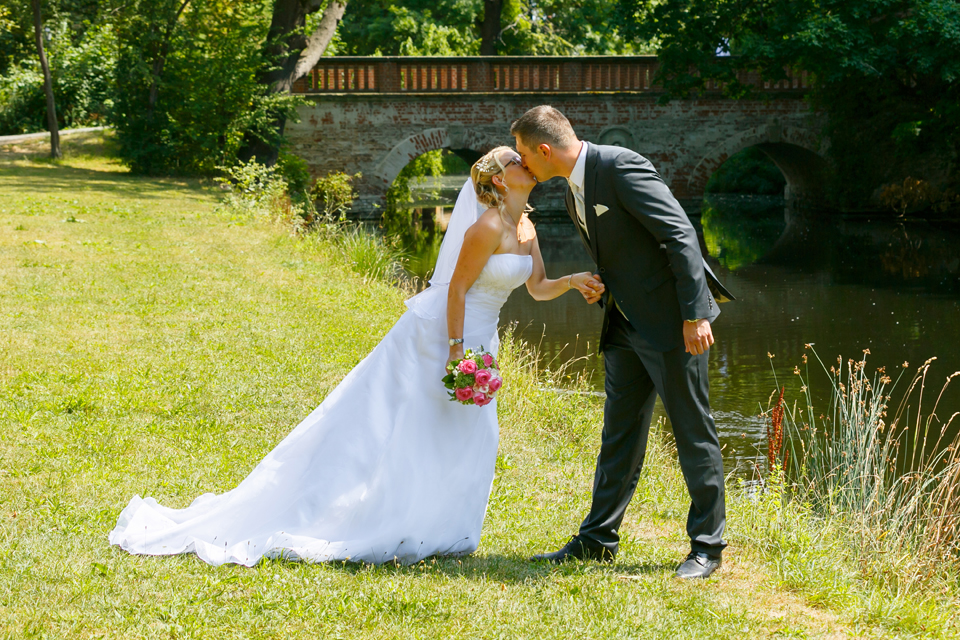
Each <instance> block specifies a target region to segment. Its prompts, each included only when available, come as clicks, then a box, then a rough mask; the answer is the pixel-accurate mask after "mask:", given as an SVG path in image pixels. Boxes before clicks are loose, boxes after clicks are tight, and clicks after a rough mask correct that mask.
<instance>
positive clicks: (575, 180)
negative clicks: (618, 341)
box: [567, 140, 590, 238]
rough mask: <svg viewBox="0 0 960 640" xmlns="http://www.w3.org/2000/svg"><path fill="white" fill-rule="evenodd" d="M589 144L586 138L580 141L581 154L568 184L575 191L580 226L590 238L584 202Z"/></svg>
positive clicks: (574, 196)
mask: <svg viewBox="0 0 960 640" xmlns="http://www.w3.org/2000/svg"><path fill="white" fill-rule="evenodd" d="M587 144H589V143H588V142H587V141H586V140H584V141H583V142H581V143H580V154H579V155H578V156H577V162H576V164H574V165H573V171H571V172H570V177H569V178H567V184H569V185H570V190H571V191H573V200H574V202H575V203H576V207H577V219H578V220H579V221H580V227H581V228H582V229H583V233H584V235H586V236H587V237H588V238H589V237H590V234H589V233H588V232H587V213H586V208H587V205H586V204H584V199H583V183H584V172H585V171H586V168H587Z"/></svg>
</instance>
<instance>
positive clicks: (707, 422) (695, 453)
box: [580, 307, 726, 556]
mask: <svg viewBox="0 0 960 640" xmlns="http://www.w3.org/2000/svg"><path fill="white" fill-rule="evenodd" d="M608 313H609V314H610V317H609V324H608V327H607V333H606V340H605V345H604V349H603V357H604V367H605V372H606V383H605V387H606V392H607V399H606V403H605V405H604V411H603V435H602V438H601V444H600V455H599V456H598V457H597V470H596V473H595V476H594V482H593V502H592V505H591V507H590V513H589V514H588V515H587V517H586V519H585V520H584V521H583V524H582V525H580V536H581V537H583V538H586V539H587V540H589V541H591V542H593V543H595V544H599V545H602V546H604V547H606V548H607V549H608V550H609V551H610V552H611V553H614V554H615V553H616V552H617V548H618V545H619V541H620V536H619V534H618V533H617V532H618V530H619V528H620V523H621V522H622V521H623V516H624V513H625V512H626V510H627V505H628V504H629V503H630V499H631V498H632V497H633V494H634V492H635V491H636V488H637V481H638V480H639V478H640V470H641V468H642V467H643V459H644V456H645V454H646V449H647V437H648V435H649V433H650V422H651V420H652V418H653V406H654V403H655V401H656V398H657V395H659V396H660V397H661V398H662V399H663V405H664V408H665V409H666V411H667V417H669V418H670V423H671V425H672V426H673V433H674V438H675V440H676V443H677V452H678V454H679V457H680V468H681V470H682V471H683V477H684V480H685V481H686V483H687V490H688V491H689V492H690V500H691V504H690V511H689V513H688V515H687V534H688V535H689V536H690V544H691V548H692V550H693V551H695V552H701V551H702V552H705V553H708V554H710V555H714V556H719V555H720V554H721V552H722V551H723V548H724V547H725V546H726V543H725V542H724V541H723V529H724V525H725V524H726V506H725V503H724V475H723V459H722V458H721V456H720V441H719V438H718V437H717V427H716V424H715V423H714V421H713V416H712V415H711V413H710V398H709V391H710V389H709V381H708V379H707V354H706V353H704V354H702V355H699V356H697V355H692V354H690V353H687V352H686V351H685V350H684V348H683V347H679V348H676V349H673V350H671V351H667V352H660V351H656V350H654V349H653V348H651V347H650V346H649V345H648V344H647V343H646V341H644V340H643V339H642V338H641V337H640V334H638V333H637V331H636V330H635V329H634V328H633V326H631V325H630V323H629V322H628V321H627V319H626V318H625V317H624V316H623V314H622V313H621V312H620V311H619V310H618V309H617V308H616V307H614V308H612V309H610V310H609V312H608Z"/></svg>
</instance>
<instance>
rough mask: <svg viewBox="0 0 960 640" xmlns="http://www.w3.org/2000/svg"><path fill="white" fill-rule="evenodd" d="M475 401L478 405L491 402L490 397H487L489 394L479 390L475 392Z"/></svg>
mask: <svg viewBox="0 0 960 640" xmlns="http://www.w3.org/2000/svg"><path fill="white" fill-rule="evenodd" d="M473 401H474V403H475V404H476V405H477V406H478V407H482V406H483V405H486V404H490V398H488V397H487V394H485V393H481V392H479V391H477V392H476V393H474V394H473Z"/></svg>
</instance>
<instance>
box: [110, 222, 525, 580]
mask: <svg viewBox="0 0 960 640" xmlns="http://www.w3.org/2000/svg"><path fill="white" fill-rule="evenodd" d="M458 206H459V204H458ZM474 206H475V205H474ZM473 215H474V219H475V214H473ZM467 222H470V220H467ZM449 234H450V230H449V229H448V235H449ZM454 248H455V249H456V252H455V253H459V246H457V247H454ZM455 258H456V255H453V259H454V261H455ZM446 261H447V262H448V263H449V261H450V260H449V255H448V257H447V260H446ZM438 267H439V263H438ZM532 269H533V262H532V258H531V257H530V256H521V255H515V254H499V255H494V256H491V258H490V260H489V261H488V262H487V264H486V266H485V267H484V269H483V271H482V272H481V274H480V276H479V278H478V279H477V281H476V282H475V283H474V285H473V287H471V289H470V290H469V291H468V292H467V295H466V307H465V322H464V334H463V335H464V346H465V347H470V348H478V347H480V346H481V345H482V346H484V347H485V348H487V349H488V350H489V351H491V352H493V353H496V350H497V347H498V340H497V322H498V316H499V312H500V307H501V306H502V305H503V303H504V302H505V301H506V299H507V297H508V296H509V295H510V292H511V291H512V290H513V289H515V288H516V287H518V286H520V285H521V284H523V283H524V282H525V281H526V280H527V278H529V276H530V274H531V272H532ZM447 271H448V272H451V273H452V266H449V265H448V269H447ZM447 281H448V282H449V280H447ZM446 290H447V288H446V286H443V285H440V286H433V287H430V288H429V289H428V290H427V291H426V292H424V293H422V294H420V295H419V296H417V297H415V298H413V299H412V300H411V301H409V302H408V305H409V306H410V310H409V311H407V312H406V313H405V314H404V315H403V316H402V317H401V318H400V320H399V321H398V322H397V324H396V325H394V327H393V328H392V329H391V330H390V332H389V333H388V334H387V335H386V336H385V337H384V338H383V340H382V341H381V342H380V344H378V345H377V346H376V348H374V350H373V351H372V352H371V353H370V354H369V355H368V356H367V357H366V358H365V359H364V360H363V361H362V362H360V364H358V365H357V366H356V367H355V368H354V369H353V370H352V371H351V372H350V373H349V374H348V375H347V376H346V377H345V378H344V379H343V381H342V382H341V383H340V384H339V385H338V386H337V388H336V389H334V390H333V391H332V392H331V393H330V395H328V396H327V397H326V399H324V401H323V402H322V403H321V404H320V406H318V407H317V408H316V409H315V410H314V411H313V412H312V413H311V414H310V415H309V416H307V417H306V419H305V420H303V422H301V423H300V424H299V425H298V426H297V427H296V428H295V429H294V430H293V431H292V432H291V433H290V434H289V435H288V436H287V437H286V438H285V439H284V440H283V441H282V442H280V444H278V445H277V447H276V448H275V449H273V451H271V452H270V453H269V454H268V455H267V456H266V457H265V458H264V459H263V460H262V461H261V462H260V463H259V464H258V465H257V466H256V467H255V468H254V469H253V471H251V472H250V475H248V476H247V477H246V479H244V480H243V482H241V483H240V485H239V486H237V487H236V488H235V489H233V490H231V491H228V492H227V493H224V494H221V495H215V494H212V493H208V494H204V495H202V496H200V497H199V498H197V499H196V500H194V501H193V503H192V504H191V505H190V506H189V507H187V508H185V509H171V508H168V507H164V506H161V505H160V504H158V503H157V502H156V500H154V499H153V498H141V497H139V496H135V497H134V498H133V499H132V500H131V501H130V503H129V504H128V505H127V507H126V508H125V509H124V510H123V512H122V513H121V514H120V517H119V519H118V522H117V526H116V528H115V529H114V530H113V531H112V532H111V533H110V543H111V544H115V545H118V546H120V547H121V548H123V549H125V550H126V551H129V552H130V553H135V554H144V555H171V554H179V553H190V552H192V553H196V554H197V556H199V557H200V558H201V559H202V560H203V561H204V562H207V563H209V564H212V565H219V564H223V563H237V564H242V565H247V566H251V565H253V564H255V563H256V562H258V561H259V560H260V559H261V558H264V557H268V558H269V557H278V556H283V557H285V558H292V559H302V560H309V561H315V562H324V561H331V560H351V561H362V562H370V563H380V562H387V561H394V560H395V559H396V561H399V562H403V563H413V562H417V561H419V560H421V559H422V558H425V557H428V556H431V555H458V554H467V553H471V552H472V551H474V550H475V549H476V548H477V545H478V544H479V541H480V528H481V525H482V523H483V517H484V513H485V510H486V505H487V499H488V497H489V494H490V488H491V484H492V482H493V473H494V467H495V464H496V457H497V441H498V429H497V406H496V402H495V401H494V402H491V403H490V404H488V405H486V406H484V407H477V406H465V405H461V404H459V403H457V402H451V401H450V400H449V397H448V395H447V391H446V389H445V388H444V387H443V384H442V383H441V380H440V379H441V377H443V375H444V366H445V364H446V358H447V355H448V350H449V348H448V345H447V327H446V313H445V309H446ZM507 384H509V381H508V382H507Z"/></svg>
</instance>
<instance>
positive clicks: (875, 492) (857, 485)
mask: <svg viewBox="0 0 960 640" xmlns="http://www.w3.org/2000/svg"><path fill="white" fill-rule="evenodd" d="M807 348H808V349H809V350H810V353H811V354H812V358H810V357H808V356H807V355H806V354H804V356H803V363H804V368H805V370H804V371H801V370H800V368H799V367H796V368H795V369H794V374H795V375H797V376H798V378H799V381H800V385H801V386H800V401H799V402H798V401H795V402H793V403H792V405H785V404H783V402H782V400H783V396H782V393H783V392H782V391H780V388H781V387H780V383H779V381H777V386H778V391H776V392H774V394H773V395H771V401H772V400H773V398H774V396H776V395H777V393H780V394H781V395H780V400H779V401H778V402H777V403H776V404H775V405H774V406H773V407H772V408H771V409H769V410H768V411H767V412H766V415H767V417H768V418H770V419H771V423H772V424H771V429H770V433H771V434H773V435H774V437H773V438H771V441H770V442H769V443H768V446H769V456H770V457H769V462H768V472H769V477H770V478H772V479H773V481H774V482H780V483H782V485H783V487H784V489H785V494H784V495H786V496H788V497H789V498H791V499H793V500H797V501H800V502H801V503H804V504H807V505H809V506H810V508H811V509H812V511H813V512H814V513H815V514H816V515H817V516H818V517H821V518H824V519H836V520H841V521H843V523H844V525H845V527H844V528H845V529H846V530H847V531H849V532H851V533H853V534H854V537H855V539H856V542H857V544H858V545H859V547H860V550H861V552H863V554H865V555H863V559H869V558H873V559H880V558H882V559H883V564H884V565H885V566H888V567H889V566H891V562H892V565H893V566H894V567H895V569H896V570H895V571H894V572H893V575H895V576H897V579H898V580H900V581H905V582H906V583H907V584H910V583H914V582H916V581H922V580H924V579H926V578H929V577H931V576H933V575H934V574H938V573H942V572H943V571H944V570H945V569H949V568H952V569H956V568H957V567H958V566H960V436H958V435H957V434H956V433H955V432H954V431H955V430H954V429H952V428H951V427H952V425H953V421H954V419H955V418H956V417H957V415H958V414H957V413H954V414H953V415H951V416H950V417H949V418H948V419H946V420H943V419H941V418H940V417H939V415H938V413H937V412H938V410H939V408H940V401H941V399H942V398H943V395H944V392H945V391H946V390H947V388H948V387H949V385H950V382H951V381H952V380H953V378H955V377H957V376H958V375H960V372H956V373H953V374H951V375H950V376H948V377H947V379H946V381H945V383H944V384H943V386H942V388H941V390H940V392H939V394H938V395H937V398H936V400H935V401H934V403H933V406H932V407H931V408H930V409H929V411H926V410H925V408H924V395H925V393H926V391H927V382H928V374H929V371H930V365H931V363H932V362H933V360H935V359H934V358H931V359H930V360H927V361H926V362H925V363H923V365H922V366H920V367H919V368H918V369H917V371H916V373H915V374H914V375H913V377H912V379H910V380H909V384H908V385H907V388H906V390H905V391H904V392H903V395H902V396H901V398H900V400H899V402H898V403H897V404H896V408H895V409H892V408H891V407H892V405H891V402H892V400H893V397H894V394H895V393H896V392H897V389H898V388H899V387H900V386H901V385H902V384H903V383H904V378H905V376H906V371H907V369H908V364H907V363H906V362H905V363H904V364H903V367H902V368H901V371H900V372H899V373H898V374H897V375H896V379H894V378H893V377H892V376H891V375H889V374H888V373H887V372H886V371H885V370H884V369H883V368H879V369H877V370H875V371H874V372H873V373H872V374H868V372H867V356H868V355H869V353H870V351H869V350H864V352H863V357H862V358H861V359H860V360H859V361H855V360H852V359H850V360H847V362H846V363H844V361H843V359H842V358H838V359H837V362H836V364H834V365H831V366H830V368H829V369H828V368H827V365H826V364H825V363H824V362H823V361H822V360H821V359H820V357H819V355H817V353H816V351H815V350H814V349H813V347H812V345H807ZM810 360H815V361H816V365H819V368H820V369H822V371H823V372H824V373H825V374H826V379H827V380H828V386H827V391H828V392H829V401H828V402H827V409H826V411H823V412H819V411H817V410H816V409H815V400H814V398H815V393H814V391H813V390H812V389H811V387H812V381H811V379H812V376H811V373H810V366H809V365H810V364H811V363H810ZM774 375H776V371H774ZM818 379H819V376H818ZM778 407H780V409H779V410H778ZM780 421H782V422H781V423H780V424H777V423H778V422H780ZM778 430H782V433H783V434H784V435H783V437H782V440H779V441H778V439H777V438H776V433H777V431H778Z"/></svg>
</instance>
